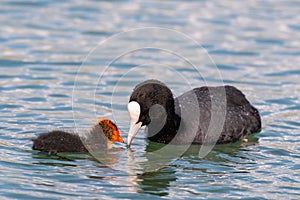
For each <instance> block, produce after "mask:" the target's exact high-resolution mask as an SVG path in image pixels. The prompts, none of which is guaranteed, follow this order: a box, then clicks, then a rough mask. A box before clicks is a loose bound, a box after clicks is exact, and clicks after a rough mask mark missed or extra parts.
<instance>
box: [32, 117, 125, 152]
mask: <svg viewBox="0 0 300 200" xmlns="http://www.w3.org/2000/svg"><path fill="white" fill-rule="evenodd" d="M101 131H102V132H103V133H104V136H105V137H100V138H103V139H102V142H107V144H106V146H107V147H109V146H111V144H112V143H114V142H124V141H123V139H122V137H121V136H120V132H119V130H118V128H117V126H116V125H115V124H114V123H113V122H112V121H110V120H108V119H106V118H100V119H99V120H98V123H97V124H96V125H95V126H94V128H93V129H92V130H91V131H90V134H91V136H93V135H95V134H102V133H101ZM98 138H99V137H98ZM105 139H106V140H105ZM32 140H33V146H32V149H33V150H39V151H44V152H49V153H51V154H56V153H58V152H78V153H87V152H88V150H87V149H86V148H85V146H84V144H83V143H82V140H81V138H80V137H79V136H78V135H76V134H73V133H68V132H64V131H58V130H56V131H51V132H48V133H42V134H40V135H39V136H38V137H37V138H34V139H32ZM104 140H105V141H104ZM100 142H101V141H100Z"/></svg>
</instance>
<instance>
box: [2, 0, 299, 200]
mask: <svg viewBox="0 0 300 200" xmlns="http://www.w3.org/2000/svg"><path fill="white" fill-rule="evenodd" d="M0 13H1V14H0V27H1V31H0V48H1V51H0V93H1V98H0V111H1V114H0V117H1V119H0V157H1V159H0V195H1V199H38V198H47V199H71V198H74V197H77V198H83V199H85V198H87V199H119V198H127V199H132V198H138V199H142V198H143V199H156V198H165V199H232V198H243V199H299V198H300V156H299V155H300V145H299V140H300V131H299V130H300V114H299V113H300V97H299V94H300V67H299V63H300V49H299V47H300V25H299V24H300V17H299V13H300V2H299V1H296V0H287V1H283V0H280V1H271V0H270V1H258V0H250V1H204V0H203V1H180V0H178V1H163V2H160V1H151V2H150V1H149V2H146V1H139V0H128V1H96V0H94V1H79V0H74V1H62V2H60V1H50V0H45V1H22V0H13V1H11V0H5V1H2V2H1V6H0ZM145 27H148V28H145ZM149 27H152V28H149ZM155 27H156V28H155ZM157 27H160V28H157ZM202 47H203V48H202ZM149 78H156V79H159V80H161V81H163V82H165V83H166V84H167V85H168V86H169V87H170V88H172V90H173V92H174V94H175V95H176V96H178V95H180V94H182V93H183V92H185V91H187V90H189V89H191V88H193V87H196V86H201V85H219V84H230V85H234V86H236V87H238V88H239V89H241V90H242V91H243V92H244V93H245V94H246V96H247V98H248V99H249V100H250V101H251V102H252V103H253V105H254V106H255V107H256V108H258V110H259V111H260V114H261V117H262V131H261V132H260V133H258V134H255V135H254V136H252V137H251V138H249V140H250V141H249V142H248V143H242V142H238V143H235V144H227V145H217V146H215V148H214V149H213V150H212V151H211V152H210V153H209V154H208V155H207V156H205V157H204V158H199V156H198V152H199V146H197V145H193V146H192V147H190V148H189V149H188V151H186V152H185V153H184V154H183V155H180V156H179V157H177V158H172V159H171V162H169V163H156V164H162V166H163V167H159V168H156V169H149V168H147V169H146V168H143V167H140V164H145V163H147V162H148V156H149V152H151V151H153V149H155V148H156V146H157V145H158V144H154V143H149V142H148V141H147V140H146V138H145V134H143V131H140V132H139V134H138V135H137V137H136V138H135V140H134V141H133V144H132V147H131V149H127V148H126V147H125V145H122V144H116V145H114V147H113V149H112V150H111V153H110V157H109V159H108V161H107V160H106V161H105V162H101V159H100V161H99V159H98V160H97V159H95V158H94V157H92V156H91V155H82V154H80V155H77V154H66V155H63V156H60V157H49V156H47V155H41V154H38V153H37V152H35V151H32V150H31V145H32V142H31V138H33V137H35V136H37V135H38V134H39V133H41V132H45V131H49V130H53V129H62V130H70V131H75V132H76V130H77V131H79V132H80V130H82V129H86V128H87V127H89V126H90V125H91V124H93V122H94V120H96V118H97V117H99V116H105V117H107V118H109V119H111V120H113V121H114V122H115V123H116V124H117V125H118V127H119V129H120V130H121V135H122V136H123V137H124V138H126V136H127V135H126V134H127V132H128V128H129V118H128V114H127V110H126V106H127V102H128V98H129V95H130V93H131V91H132V89H133V87H134V86H135V85H136V84H137V83H139V82H141V81H143V80H146V79H149ZM151 149H152V150H151ZM154 152H155V151H154ZM96 158H97V155H96ZM145 169H146V170H145Z"/></svg>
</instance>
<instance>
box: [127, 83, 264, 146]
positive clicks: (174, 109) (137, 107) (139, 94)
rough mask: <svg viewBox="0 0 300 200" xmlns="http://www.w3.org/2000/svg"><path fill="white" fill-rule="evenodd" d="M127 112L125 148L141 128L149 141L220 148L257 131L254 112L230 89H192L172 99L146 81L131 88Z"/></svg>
mask: <svg viewBox="0 0 300 200" xmlns="http://www.w3.org/2000/svg"><path fill="white" fill-rule="evenodd" d="M128 111H129V115H130V121H131V122H130V123H131V124H130V130H129V134H128V138H127V144H128V145H130V144H131V142H132V140H133V138H134V137H135V135H136V133H137V132H138V130H139V129H140V127H141V126H147V129H146V130H147V137H148V139H149V140H151V141H154V142H159V143H165V144H168V143H170V142H171V143H173V144H187V143H193V144H209V143H217V144H224V143H229V142H235V141H237V140H240V139H243V138H246V137H247V136H249V135H250V134H252V133H256V132H259V131H260V130H261V119H260V115H259V112H258V110H257V109H256V108H254V107H253V106H252V105H251V104H250V103H249V101H248V100H247V99H246V97H245V95H244V94H243V93H242V92H241V91H240V90H238V89H237V88H235V87H233V86H219V87H200V88H194V89H193V90H190V91H188V92H186V93H184V94H182V95H181V96H179V97H178V98H175V99H174V98H173V94H172V92H171V90H170V89H169V88H168V87H167V86H166V85H165V84H163V83H162V82H160V81H157V80H147V81H145V82H142V83H140V84H138V85H137V86H136V87H135V88H134V90H133V92H132V94H131V96H130V99H129V104H128ZM212 116H214V117H212ZM222 116H223V117H222ZM216 119H217V120H216ZM222 119H223V120H222ZM218 126H220V127H221V128H219V129H218ZM208 130H210V131H208ZM218 130H219V131H218ZM214 131H215V132H214ZM208 133H209V134H208Z"/></svg>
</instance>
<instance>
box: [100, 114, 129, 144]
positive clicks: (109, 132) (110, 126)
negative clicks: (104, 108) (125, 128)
mask: <svg viewBox="0 0 300 200" xmlns="http://www.w3.org/2000/svg"><path fill="white" fill-rule="evenodd" d="M98 123H99V125H100V126H101V127H102V130H103V133H104V135H105V136H106V137H107V139H108V140H110V141H111V142H122V143H123V142H124V140H123V139H122V137H121V135H120V131H119V129H118V127H117V126H116V125H115V124H114V123H113V122H112V121H110V120H109V119H106V118H104V117H101V118H99V119H98Z"/></svg>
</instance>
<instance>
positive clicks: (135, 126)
mask: <svg viewBox="0 0 300 200" xmlns="http://www.w3.org/2000/svg"><path fill="white" fill-rule="evenodd" d="M141 126H142V122H138V123H135V122H131V123H130V128H129V133H128V136H127V145H128V146H130V144H131V142H132V140H133V138H134V137H135V135H136V134H137V132H138V131H139V129H140V128H141Z"/></svg>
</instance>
